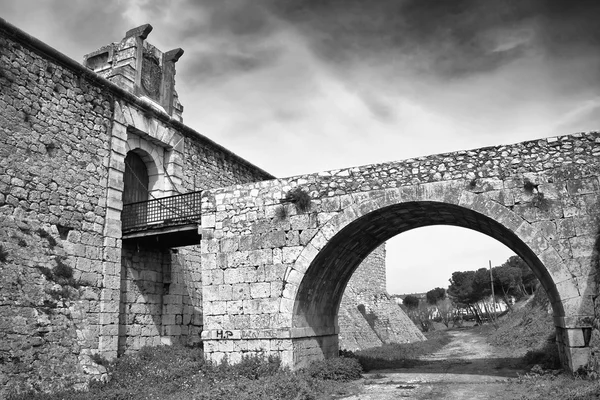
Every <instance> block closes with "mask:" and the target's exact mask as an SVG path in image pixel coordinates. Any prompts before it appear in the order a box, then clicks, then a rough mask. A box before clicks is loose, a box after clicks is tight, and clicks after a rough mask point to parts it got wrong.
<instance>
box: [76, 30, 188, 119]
mask: <svg viewBox="0 0 600 400" xmlns="http://www.w3.org/2000/svg"><path fill="white" fill-rule="evenodd" d="M150 32H152V26H151V25H150V24H145V25H142V26H139V27H137V28H134V29H130V30H129V31H127V33H125V37H124V38H123V39H122V40H121V41H120V42H115V43H111V44H109V45H106V46H103V47H101V48H100V49H98V50H96V51H93V52H91V53H89V54H86V55H85V56H84V61H83V65H85V66H86V67H87V68H89V69H91V70H92V71H94V72H95V73H97V74H98V75H100V76H102V77H103V78H106V79H108V80H109V81H111V82H113V83H114V84H116V85H117V86H119V87H121V88H123V89H125V90H127V91H128V92H130V93H133V94H135V95H136V96H139V97H140V98H143V99H147V100H150V101H151V103H154V105H158V106H160V108H161V109H162V110H163V111H165V112H166V113H167V114H169V115H170V116H171V117H173V118H175V119H176V120H178V121H179V122H182V121H183V118H182V116H181V114H182V112H183V106H182V105H181V103H180V102H179V98H178V96H177V92H176V91H175V63H176V62H177V61H178V60H179V58H180V57H181V55H182V54H183V50H182V49H180V48H177V49H173V50H170V51H167V52H165V53H163V52H162V51H160V50H159V49H157V48H156V47H154V46H153V45H151V44H150V43H148V42H147V41H146V38H147V37H148V35H149V34H150Z"/></svg>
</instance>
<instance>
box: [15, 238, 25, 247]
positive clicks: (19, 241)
mask: <svg viewBox="0 0 600 400" xmlns="http://www.w3.org/2000/svg"><path fill="white" fill-rule="evenodd" d="M17 244H18V245H19V246H21V247H27V242H26V241H25V239H23V238H19V240H18V241H17Z"/></svg>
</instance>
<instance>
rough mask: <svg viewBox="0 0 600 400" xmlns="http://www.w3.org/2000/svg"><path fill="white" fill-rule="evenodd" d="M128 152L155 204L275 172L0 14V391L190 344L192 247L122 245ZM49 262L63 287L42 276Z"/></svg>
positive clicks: (197, 325)
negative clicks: (61, 271) (65, 272)
mask: <svg viewBox="0 0 600 400" xmlns="http://www.w3.org/2000/svg"><path fill="white" fill-rule="evenodd" d="M128 151H135V152H136V153H138V154H140V155H141V157H142V159H143V160H144V162H145V163H146V164H147V167H148V171H149V176H150V188H149V189H150V192H151V194H152V196H155V197H162V196H167V195H171V194H177V193H180V192H187V191H190V190H194V189H195V188H209V187H214V186H215V185H231V184H236V183H242V182H251V181H260V180H263V179H267V178H271V175H269V174H267V173H266V172H264V171H262V170H260V169H259V168H257V167H255V166H253V165H252V164H250V163H248V162H247V161H245V160H243V159H241V158H239V157H237V156H236V155H235V154H233V153H231V152H230V151H228V150H227V149H225V148H223V147H221V146H219V145H218V144H216V143H214V142H212V141H211V140H209V139H207V138H206V137H204V136H202V135H200V134H198V133H197V132H195V131H193V130H191V129H190V128H188V127H186V126H184V125H182V124H181V123H180V122H179V121H178V120H177V119H173V118H171V117H169V115H167V114H165V113H164V112H162V111H161V110H160V109H157V108H156V107H155V106H154V105H152V104H150V103H149V102H147V101H142V100H140V99H139V98H137V97H135V96H134V95H132V94H130V93H128V92H127V91H125V90H121V89H119V88H118V87H116V86H114V85H112V84H111V83H109V82H108V81H105V80H103V79H101V78H99V77H98V76H97V75H96V74H94V73H93V72H91V71H89V70H87V69H86V68H84V67H83V66H81V65H79V64H77V63H76V62H74V61H72V60H70V59H68V58H67V57H65V56H64V55H62V54H60V53H58V52H56V51H55V50H54V49H52V48H50V47H48V46H47V45H45V44H43V43H41V42H39V41H37V40H36V39H34V38H31V37H29V36H28V35H26V34H25V33H23V32H21V31H19V30H18V29H16V28H15V27H12V26H11V25H9V24H7V23H6V22H5V21H3V20H1V19H0V246H2V248H1V249H0V250H1V251H0V255H3V256H4V257H0V267H1V268H2V276H3V282H2V283H1V284H0V298H1V299H2V302H1V304H0V321H2V322H1V324H2V325H1V327H0V328H1V329H0V343H1V345H0V360H2V362H0V397H2V396H3V395H4V393H6V392H8V391H11V390H17V391H19V390H27V389H30V388H34V389H37V390H51V389H56V388H60V387H63V386H69V385H80V386H81V385H84V384H85V382H86V381H87V380H88V379H89V377H90V376H93V377H96V378H102V376H103V374H105V372H106V371H105V370H104V369H103V367H101V366H99V365H98V364H96V363H95V362H94V361H93V360H92V357H93V356H94V357H95V355H97V356H101V357H105V358H108V359H110V358H114V357H116V356H117V351H118V350H120V351H121V352H122V351H130V350H135V349H138V348H140V347H141V346H143V345H146V344H160V343H172V342H175V341H182V342H192V343H193V342H197V341H198V340H199V338H200V331H201V329H202V321H201V318H200V315H201V313H202V300H201V298H202V295H201V293H200V290H201V285H200V279H201V272H200V269H199V261H200V253H199V246H192V247H189V248H186V249H180V250H179V251H178V252H177V253H174V252H173V251H170V250H166V249H157V248H146V247H144V246H141V247H140V248H137V247H135V248H132V246H131V245H127V244H125V245H124V244H123V243H124V242H123V240H122V232H121V211H122V208H123V203H122V192H123V171H124V168H125V165H124V158H125V156H126V154H127V152H128ZM215 160H216V161H215ZM218 168H221V169H218ZM194 176H195V177H196V179H195V180H190V179H189V177H194ZM39 229H41V231H39V232H46V233H47V234H48V235H49V236H48V237H47V238H46V236H44V237H42V236H40V235H46V234H44V233H42V234H40V233H39V232H38V230H39ZM51 240H53V241H55V242H56V243H54V242H51ZM50 243H53V244H52V245H50ZM59 262H60V263H61V264H62V265H64V266H66V268H67V269H69V270H72V271H73V279H74V281H73V282H70V283H69V282H66V283H65V282H62V283H61V284H59V283H57V282H55V281H53V280H52V279H50V278H47V277H45V276H44V275H43V274H42V273H41V272H40V271H41V270H40V267H46V268H49V270H47V271H46V272H47V273H48V271H51V269H52V268H55V267H57V266H58V264H59ZM122 269H123V273H122ZM49 276H50V275H49ZM72 283H73V284H72ZM73 285H74V286H77V287H74V286H73Z"/></svg>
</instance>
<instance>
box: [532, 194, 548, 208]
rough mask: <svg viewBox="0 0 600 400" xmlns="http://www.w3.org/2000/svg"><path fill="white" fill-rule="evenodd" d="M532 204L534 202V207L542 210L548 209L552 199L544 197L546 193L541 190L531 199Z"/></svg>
mask: <svg viewBox="0 0 600 400" xmlns="http://www.w3.org/2000/svg"><path fill="white" fill-rule="evenodd" d="M531 204H533V206H534V207H536V208H539V209H540V210H542V211H546V210H548V207H550V201H549V200H548V199H546V198H545V197H544V193H541V192H537V193H536V194H535V195H534V196H533V199H532V200H531Z"/></svg>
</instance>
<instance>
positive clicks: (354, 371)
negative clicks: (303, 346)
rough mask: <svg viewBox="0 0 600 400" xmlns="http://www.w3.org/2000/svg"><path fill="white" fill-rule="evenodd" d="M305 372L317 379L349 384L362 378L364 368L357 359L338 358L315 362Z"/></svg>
mask: <svg viewBox="0 0 600 400" xmlns="http://www.w3.org/2000/svg"><path fill="white" fill-rule="evenodd" d="M305 372H306V373H307V374H308V375H309V376H311V377H313V378H317V379H323V380H329V381H341V382H348V381H353V380H356V379H360V378H361V376H362V366H361V365H360V363H359V361H358V360H357V359H356V358H352V357H350V358H346V357H337V358H330V359H327V360H320V361H313V362H312V363H311V364H310V365H309V366H308V367H307V368H306V369H305Z"/></svg>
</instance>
